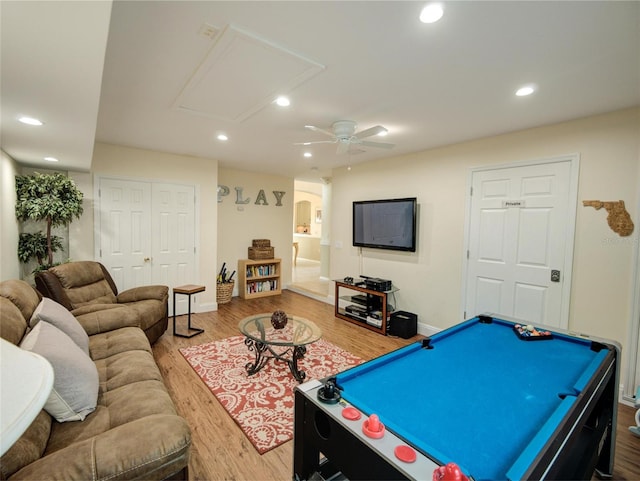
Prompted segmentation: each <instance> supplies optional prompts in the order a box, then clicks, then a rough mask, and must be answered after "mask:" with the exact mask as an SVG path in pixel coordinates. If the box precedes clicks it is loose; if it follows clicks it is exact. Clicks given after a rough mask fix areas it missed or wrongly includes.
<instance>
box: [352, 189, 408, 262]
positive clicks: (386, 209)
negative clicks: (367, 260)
mask: <svg viewBox="0 0 640 481" xmlns="http://www.w3.org/2000/svg"><path fill="white" fill-rule="evenodd" d="M416 208H417V201H416V198H415V197H412V198H406V199H386V200H366V201H355V202H354V203H353V245H354V246H356V247H373V248H377V249H391V250H398V251H411V252H415V251H416Z"/></svg>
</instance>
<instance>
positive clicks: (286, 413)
mask: <svg viewBox="0 0 640 481" xmlns="http://www.w3.org/2000/svg"><path fill="white" fill-rule="evenodd" d="M180 353H181V354H182V355H183V356H184V358H185V359H186V360H187V362H188V363H189V364H190V365H191V367H192V368H193V369H194V371H195V372H196V373H197V374H198V376H200V378H201V379H202V380H203V381H204V383H205V384H206V385H207V387H209V389H210V390H211V392H212V393H213V394H214V395H215V397H216V398H217V399H218V401H220V403H221V404H222V406H223V407H224V408H225V409H226V410H227V412H228V413H229V415H230V416H231V417H232V418H233V419H234V421H235V422H236V423H237V424H238V426H240V428H241V429H242V431H243V432H244V433H245V435H246V436H247V437H248V438H249V440H250V441H251V443H252V444H253V446H254V447H255V448H256V449H257V450H258V452H259V453H260V454H264V453H266V452H267V451H269V450H271V449H273V448H275V447H277V446H279V445H280V444H282V443H284V442H287V441H289V440H290V439H292V438H293V388H294V387H295V386H297V385H298V382H297V381H296V380H295V379H294V378H293V376H292V375H291V371H290V370H289V366H288V365H287V364H286V363H285V362H281V361H276V360H274V359H270V360H269V361H268V363H267V365H266V366H265V367H264V368H263V369H262V370H261V371H259V372H258V373H256V374H254V375H253V376H248V375H247V372H246V370H245V365H246V364H247V363H248V362H253V360H254V354H253V352H252V351H251V352H250V351H249V349H248V348H247V346H246V345H245V344H244V336H234V337H230V338H228V339H223V340H221V341H213V342H209V343H206V344H201V345H199V346H191V347H185V348H182V349H180ZM361 362H362V359H360V358H358V357H356V356H354V355H352V354H350V353H348V352H346V351H344V350H342V349H340V348H339V347H337V346H335V345H333V344H331V343H330V342H328V341H325V340H324V339H320V340H319V341H317V342H315V343H313V344H310V345H309V346H307V353H306V354H305V356H304V358H303V359H302V360H301V361H299V362H298V366H299V368H300V369H302V370H303V371H305V373H306V375H307V377H306V379H305V380H309V379H320V378H323V377H326V376H329V375H331V374H336V373H338V372H340V371H343V370H345V369H347V368H349V367H352V366H355V365H358V364H360V363H361Z"/></svg>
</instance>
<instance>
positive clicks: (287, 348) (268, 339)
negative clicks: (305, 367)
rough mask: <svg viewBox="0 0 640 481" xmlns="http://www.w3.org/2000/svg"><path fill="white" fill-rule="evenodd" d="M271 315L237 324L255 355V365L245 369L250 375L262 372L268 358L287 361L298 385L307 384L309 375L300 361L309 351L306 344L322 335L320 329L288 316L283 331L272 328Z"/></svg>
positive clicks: (247, 366)
mask: <svg viewBox="0 0 640 481" xmlns="http://www.w3.org/2000/svg"><path fill="white" fill-rule="evenodd" d="M271 314H272V313H270V312H264V313H262V314H255V315H253V316H249V317H245V318H244V319H242V320H241V321H240V322H239V323H238V329H240V332H241V333H242V334H243V335H244V336H245V337H246V339H245V340H244V343H245V344H246V345H247V347H248V348H249V351H253V352H254V354H255V360H254V362H249V363H247V365H246V366H245V369H246V370H247V374H249V375H250V376H251V375H252V374H255V373H257V372H258V371H260V370H261V369H262V368H263V367H264V366H265V365H266V364H267V361H268V360H269V359H276V360H279V361H284V362H286V363H287V364H288V365H289V369H290V370H291V374H293V377H294V378H296V380H297V381H298V382H302V381H304V378H305V377H306V374H305V372H304V371H301V370H300V369H299V368H298V361H299V360H300V359H302V358H303V357H304V355H305V353H306V352H307V347H306V346H307V345H308V344H311V343H314V342H316V341H317V340H318V339H320V337H321V336H322V331H321V330H320V328H319V327H318V326H317V325H316V324H315V323H313V322H312V321H309V320H308V319H303V318H302V317H297V316H287V324H286V326H284V328H282V329H276V328H274V327H273V326H272V325H271Z"/></svg>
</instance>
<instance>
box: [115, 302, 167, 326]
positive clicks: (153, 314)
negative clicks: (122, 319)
mask: <svg viewBox="0 0 640 481" xmlns="http://www.w3.org/2000/svg"><path fill="white" fill-rule="evenodd" d="M124 305H125V306H127V307H128V308H129V309H132V310H133V311H134V312H135V313H136V317H137V318H138V321H139V322H140V328H141V329H142V330H147V329H149V328H150V327H151V326H153V325H154V324H156V323H157V322H158V319H162V318H163V317H164V316H165V315H166V306H167V305H166V303H165V302H162V301H160V300H158V299H144V300H140V301H136V302H127V303H126V304H124Z"/></svg>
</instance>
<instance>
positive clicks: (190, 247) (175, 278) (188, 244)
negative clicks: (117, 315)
mask: <svg viewBox="0 0 640 481" xmlns="http://www.w3.org/2000/svg"><path fill="white" fill-rule="evenodd" d="M152 198H153V207H152V212H153V214H152V217H153V222H152V225H151V238H152V239H153V241H152V262H151V265H152V269H153V279H154V283H155V284H164V285H168V286H174V287H177V286H181V285H184V284H196V283H197V279H195V261H194V256H195V249H196V246H195V189H194V187H193V186H189V185H176V184H164V183H154V184H153V187H152ZM194 299H195V297H194ZM169 304H171V305H170V306H169V311H172V309H173V299H171V300H170V302H169ZM187 304H188V298H187V297H186V296H176V312H177V313H178V314H184V313H186V312H187ZM171 313H172V312H171Z"/></svg>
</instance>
